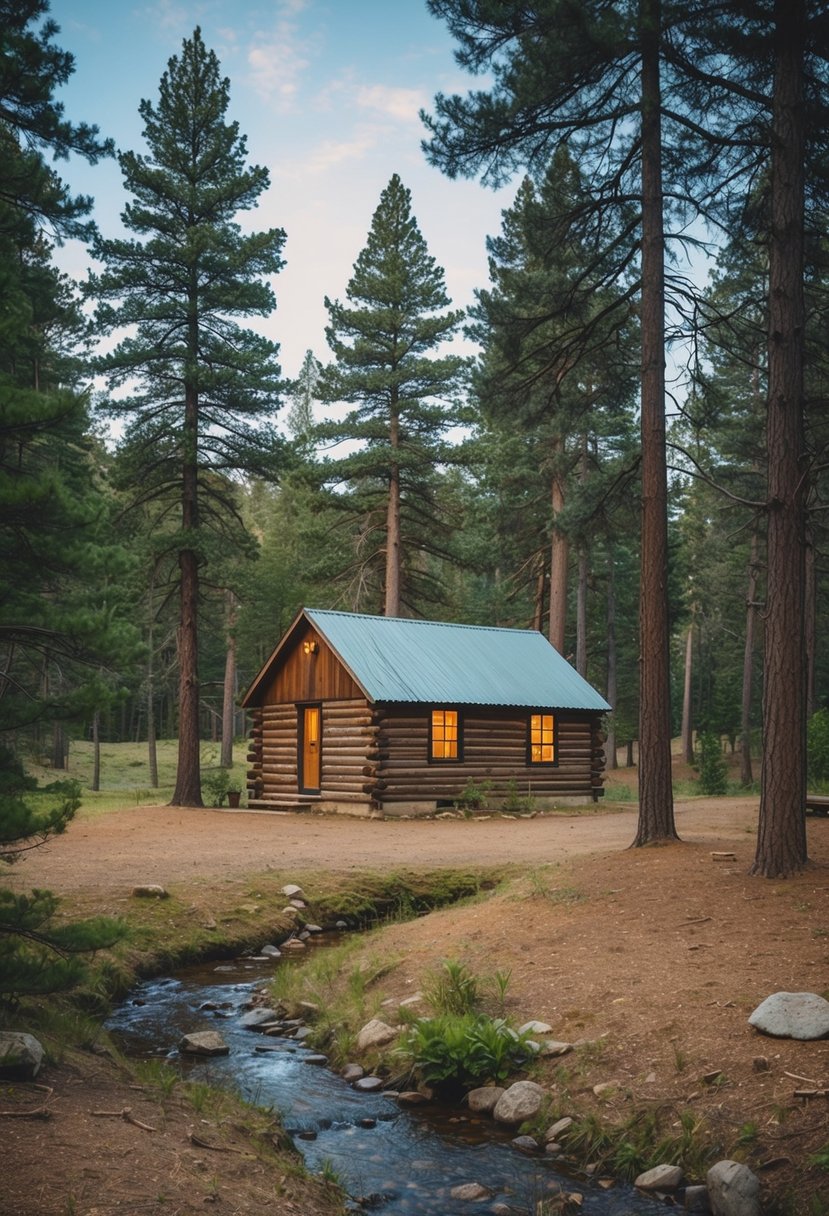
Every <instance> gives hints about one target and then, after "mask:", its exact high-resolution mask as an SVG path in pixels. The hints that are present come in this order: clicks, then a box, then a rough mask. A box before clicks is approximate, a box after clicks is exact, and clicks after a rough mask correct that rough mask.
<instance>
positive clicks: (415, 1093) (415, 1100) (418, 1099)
mask: <svg viewBox="0 0 829 1216" xmlns="http://www.w3.org/2000/svg"><path fill="white" fill-rule="evenodd" d="M397 1101H398V1103H399V1104H400V1105H401V1106H423V1105H424V1103H426V1102H428V1101H429V1099H428V1098H427V1097H426V1095H425V1094H422V1093H421V1092H420V1090H419V1089H404V1090H403V1091H402V1093H399V1094H398V1095H397Z"/></svg>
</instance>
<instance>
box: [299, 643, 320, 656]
mask: <svg viewBox="0 0 829 1216" xmlns="http://www.w3.org/2000/svg"><path fill="white" fill-rule="evenodd" d="M319 648H320V644H319V642H303V643H302V649H303V650H304V651H305V653H306V654H316V653H317V651H318V650H319Z"/></svg>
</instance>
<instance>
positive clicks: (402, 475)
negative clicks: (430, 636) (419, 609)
mask: <svg viewBox="0 0 829 1216" xmlns="http://www.w3.org/2000/svg"><path fill="white" fill-rule="evenodd" d="M346 296H347V302H346V303H341V302H340V301H338V300H330V299H328V298H327V297H326V301H325V304H326V307H327V309H328V313H329V318H330V320H329V325H328V327H327V329H326V335H327V338H328V343H329V346H330V347H331V350H332V351H333V353H334V357H335V362H334V363H333V364H331V365H330V366H329V367H327V368H326V369H325V370H324V372H323V375H322V377H321V379H320V386H319V388H320V396H321V398H322V400H323V401H326V402H329V403H333V402H340V401H343V402H348V403H349V404H350V405H352V406H353V407H354V408H353V409H352V410H351V411H350V412H349V413H348V414H347V415H346V417H345V418H344V419H343V420H342V421H341V422H336V421H333V422H328V423H325V424H324V425H323V426H322V427H320V428H319V430H318V435H319V437H321V438H323V439H325V440H327V441H329V442H334V443H339V442H344V441H349V442H350V443H352V444H356V445H358V446H357V447H356V449H355V450H354V451H352V452H351V453H349V454H348V455H346V456H343V457H340V458H337V459H332V460H329V461H327V462H326V463H325V464H324V465H323V466H322V469H321V475H322V476H323V477H324V478H325V481H326V483H328V484H329V485H341V486H345V487H346V488H347V493H346V494H345V495H339V496H338V498H339V502H338V504H337V505H338V506H339V507H340V508H341V509H342V510H343V511H345V512H346V513H347V516H349V517H350V518H351V519H352V520H354V521H357V522H356V535H355V544H356V548H357V551H356V553H355V561H354V565H355V567H356V568H357V570H358V572H359V574H360V577H361V579H362V580H363V581H364V582H367V583H368V585H369V586H372V582H373V577H374V576H375V574H376V575H378V576H379V580H380V584H381V591H382V605H383V611H384V612H385V614H386V615H387V616H398V615H400V612H401V609H402V607H403V605H404V604H405V605H406V606H407V607H408V608H409V609H410V610H411V609H412V608H413V607H414V605H415V604H416V603H417V601H418V599H420V600H421V601H422V599H423V598H424V597H429V596H434V586H432V587H431V588H430V586H429V582H430V580H429V577H428V571H427V570H425V569H424V567H423V564H422V562H421V563H420V568H419V569H418V568H417V566H418V562H419V560H420V558H421V557H422V555H424V554H425V555H431V556H445V555H446V554H447V553H448V551H449V544H448V529H447V525H446V522H445V520H441V519H440V518H439V515H438V512H437V510H436V499H435V496H436V492H437V476H438V475H437V473H436V467H437V466H438V465H440V464H441V463H443V462H445V461H447V460H448V459H449V458H450V450H449V447H448V445H447V443H446V441H445V435H446V432H447V430H448V429H449V428H450V427H451V426H452V425H453V423H455V422H456V421H457V419H458V412H457V409H456V407H455V406H454V405H453V404H452V400H451V398H452V396H453V394H454V393H455V392H456V391H457V390H458V387H459V384H460V377H461V373H462V370H463V368H464V360H463V359H461V358H459V357H458V356H455V355H443V356H437V355H435V354H433V353H432V352H434V351H435V348H436V347H437V346H439V344H440V343H441V342H443V341H445V340H447V339H448V338H450V337H451V336H452V334H453V333H455V331H456V330H457V328H458V326H459V324H460V321H461V317H462V314H461V313H460V312H451V311H446V310H447V309H448V308H449V304H450V301H449V299H448V297H447V295H446V290H445V286H444V276H443V270H442V269H441V268H440V267H439V266H437V265H436V264H435V261H434V258H432V257H431V256H430V254H429V252H428V249H427V246H426V242H425V240H424V239H423V236H422V235H421V233H420V230H419V228H418V225H417V221H416V219H415V218H414V216H413V215H412V213H411V195H410V193H409V191H408V190H407V189H406V188H405V187H404V186H403V184H402V182H401V181H400V178H399V177H398V176H397V174H395V175H394V176H393V177H392V179H391V181H390V182H389V184H388V186H387V187H386V188H385V190H384V191H383V193H382V195H381V197H380V203H379V205H378V207H377V210H376V211H375V213H374V216H373V218H372V223H371V229H370V231H369V235H368V241H367V243H366V246H365V248H364V249H363V250H362V252H361V253H360V255H359V257H358V258H357V261H356V262H355V264H354V272H353V274H352V277H351V279H350V281H349V283H348V287H347V289H346ZM378 566H379V570H378ZM375 594H376V592H375ZM375 602H376V601H375Z"/></svg>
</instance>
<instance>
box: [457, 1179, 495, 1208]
mask: <svg viewBox="0 0 829 1216" xmlns="http://www.w3.org/2000/svg"><path fill="white" fill-rule="evenodd" d="M491 1194H492V1191H490V1190H488V1189H487V1187H485V1186H481V1184H480V1182H463V1183H461V1185H460V1186H453V1187H452V1189H451V1191H450V1192H449V1195H450V1198H452V1199H459V1200H461V1201H462V1202H465V1203H477V1201H478V1200H479V1199H489V1197H490V1195H491Z"/></svg>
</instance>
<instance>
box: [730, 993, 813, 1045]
mask: <svg viewBox="0 0 829 1216" xmlns="http://www.w3.org/2000/svg"><path fill="white" fill-rule="evenodd" d="M748 1024H749V1026H753V1027H754V1028H755V1030H760V1031H762V1033H763V1034H771V1035H774V1036H775V1037H776V1038H780V1039H825V1038H827V1037H829V1001H827V1000H825V999H824V998H823V997H822V996H818V995H817V994H816V993H814V992H775V993H774V994H773V995H772V996H768V997H766V999H765V1000H764V1001H763V1002H762V1003H761V1004H759V1005H758V1006H757V1008H756V1009H755V1010H754V1013H752V1014H751V1016H750V1018H749V1019H748Z"/></svg>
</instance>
